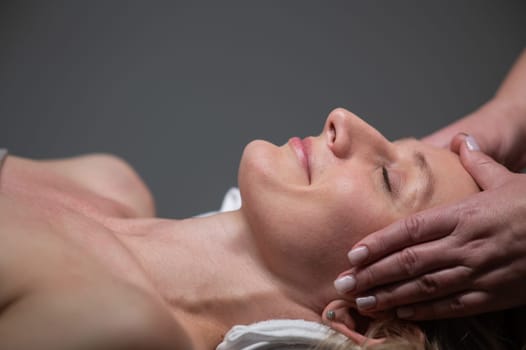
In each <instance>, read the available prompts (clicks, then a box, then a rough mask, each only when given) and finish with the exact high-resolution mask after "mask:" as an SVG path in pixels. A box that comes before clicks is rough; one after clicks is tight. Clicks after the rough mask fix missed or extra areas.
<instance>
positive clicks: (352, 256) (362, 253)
mask: <svg viewBox="0 0 526 350" xmlns="http://www.w3.org/2000/svg"><path fill="white" fill-rule="evenodd" d="M368 256H369V249H367V247H365V246H360V247H358V248H354V249H353V250H351V251H350V252H349V254H347V257H348V258H349V261H350V262H351V265H353V266H356V265H359V264H360V263H362V262H364V261H365V259H367V257H368Z"/></svg>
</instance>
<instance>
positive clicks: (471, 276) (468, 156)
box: [344, 52, 526, 320]
mask: <svg viewBox="0 0 526 350" xmlns="http://www.w3.org/2000/svg"><path fill="white" fill-rule="evenodd" d="M525 101H526V52H523V53H522V55H521V56H520V57H519V58H518V60H517V62H516V63H515V65H514V66H513V67H512V69H511V70H510V72H509V74H508V76H507V77H506V79H505V80H504V82H503V83H502V85H501V86H500V88H499V89H498V91H497V93H496V95H495V97H494V98H493V99H492V100H490V101H489V102H487V103H486V104H484V105H483V106H482V107H481V108H479V109H478V110H476V111H475V112H473V113H471V114H469V115H468V116H466V117H464V118H462V119H460V120H459V121H457V122H455V123H453V124H451V125H449V126H447V127H445V128H444V129H441V130H439V131H437V132H435V133H433V134H432V135H430V136H428V137H426V138H424V140H423V141H424V142H426V143H429V144H431V145H435V146H438V147H449V148H451V149H452V150H453V151H454V152H457V153H459V155H460V159H461V161H462V164H463V166H464V167H465V169H466V170H467V171H468V172H469V173H470V174H471V176H473V178H474V179H475V180H476V181H477V183H478V185H479V186H480V188H481V189H482V190H484V191H483V192H481V193H478V194H476V195H474V196H470V197H468V198H466V199H464V200H462V201H458V202H456V203H452V204H451V205H449V206H442V207H440V208H434V209H432V210H426V211H423V212H420V213H418V214H415V215H412V216H409V217H407V218H404V219H403V220H400V221H398V222H396V223H394V224H392V225H390V226H388V227H386V228H384V229H382V230H378V231H377V232H374V233H372V234H371V235H369V236H368V237H366V238H365V239H363V240H361V241H360V242H358V243H357V244H355V246H354V248H358V247H361V249H362V252H364V251H366V252H367V257H365V258H364V259H362V260H361V261H356V259H354V261H351V265H352V266H353V269H351V270H348V271H346V272H345V273H344V275H352V276H354V277H355V279H356V287H355V288H354V289H353V290H352V291H347V294H346V295H347V297H349V298H351V299H354V298H356V297H361V296H362V297H363V296H374V297H375V298H376V301H377V302H376V305H374V306H373V307H370V308H367V309H366V310H365V309H364V310H362V311H363V312H364V313H367V314H369V315H374V314H375V313H378V312H384V311H386V310H394V311H396V313H397V314H398V316H399V317H403V318H407V319H413V320H423V319H438V318H448V317H460V316H467V315H476V314H481V313H484V312H488V311H497V310H503V309H507V308H512V307H520V306H523V305H526V297H525V294H524V293H523V291H524V288H526V283H525V281H526V278H525V276H526V221H525V220H524V217H526V209H525V208H526V203H525V201H524V198H526V197H525V195H526V193H525V190H524V189H525V188H526V175H525V174H520V173H514V172H512V171H510V170H508V169H511V170H520V169H523V168H524V167H525V166H526V143H524V139H525V138H526V102H525ZM459 132H463V133H469V134H470V135H472V137H473V139H475V140H476V142H477V143H478V148H479V149H480V150H482V151H483V152H484V153H486V154H488V155H490V156H491V157H493V158H494V159H495V160H496V161H498V162H500V163H501V164H502V165H504V166H505V167H504V166H502V165H501V164H499V163H497V162H496V161H495V160H493V159H492V158H491V157H488V156H487V155H486V154H484V153H482V152H478V151H477V150H475V151H469V149H468V148H467V147H466V144H465V134H464V135H462V134H461V135H458V133H459ZM455 135H456V136H455ZM506 167H507V168H506ZM459 246H461V247H463V249H462V250H459V249H457V247H459ZM364 249H365V250H364ZM355 252H356V251H355ZM351 255H352V254H351ZM362 255H363V254H362ZM408 257H410V258H408Z"/></svg>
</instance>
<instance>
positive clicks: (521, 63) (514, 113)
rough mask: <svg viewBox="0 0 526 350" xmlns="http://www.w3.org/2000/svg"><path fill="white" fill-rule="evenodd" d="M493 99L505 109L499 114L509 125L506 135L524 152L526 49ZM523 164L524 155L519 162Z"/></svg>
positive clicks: (525, 145) (524, 163) (525, 134)
mask: <svg viewBox="0 0 526 350" xmlns="http://www.w3.org/2000/svg"><path fill="white" fill-rule="evenodd" d="M493 100H494V101H493V102H494V103H497V104H500V105H502V106H504V110H506V111H507V112H506V113H504V114H503V115H502V116H501V118H502V122H503V123H506V124H507V125H508V126H509V128H508V132H507V136H508V137H510V138H512V140H513V143H514V144H515V145H516V146H515V147H517V148H518V150H519V151H520V152H522V153H526V142H524V140H525V139H526V49H524V50H523V51H522V53H521V55H520V56H519V58H518V59H517V60H516V61H515V64H514V65H513V66H512V68H511V69H510V71H509V72H508V74H507V76H506V78H505V79H504V81H503V82H502V84H501V85H500V87H499V89H498V90H497V92H496V94H495V97H494V99H493ZM525 166H526V155H525V156H524V157H523V161H522V164H521V167H525Z"/></svg>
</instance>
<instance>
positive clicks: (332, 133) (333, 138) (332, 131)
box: [328, 122, 336, 143]
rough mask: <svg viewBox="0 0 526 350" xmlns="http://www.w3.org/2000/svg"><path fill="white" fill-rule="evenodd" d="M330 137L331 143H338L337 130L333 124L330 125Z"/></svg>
mask: <svg viewBox="0 0 526 350" xmlns="http://www.w3.org/2000/svg"><path fill="white" fill-rule="evenodd" d="M328 137H329V143H334V142H335V141H336V128H335V127H334V123H332V122H331V123H330V124H329V131H328Z"/></svg>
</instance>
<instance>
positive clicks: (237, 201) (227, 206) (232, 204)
mask: <svg viewBox="0 0 526 350" xmlns="http://www.w3.org/2000/svg"><path fill="white" fill-rule="evenodd" d="M239 208H241V193H240V192H239V188H237V187H231V188H230V189H229V190H228V191H227V192H226V194H225V196H224V197H223V202H222V203H221V209H219V210H217V211H209V212H206V213H202V214H199V215H196V217H198V218H202V217H205V216H210V215H214V214H217V213H222V212H225V211H232V210H238V209H239Z"/></svg>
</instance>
